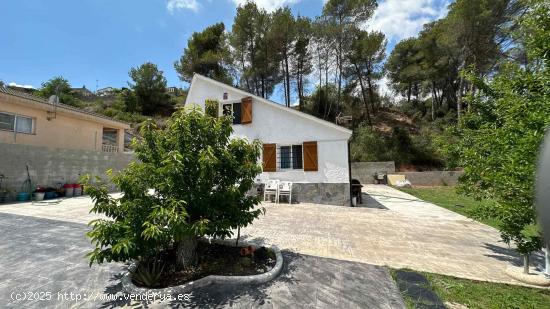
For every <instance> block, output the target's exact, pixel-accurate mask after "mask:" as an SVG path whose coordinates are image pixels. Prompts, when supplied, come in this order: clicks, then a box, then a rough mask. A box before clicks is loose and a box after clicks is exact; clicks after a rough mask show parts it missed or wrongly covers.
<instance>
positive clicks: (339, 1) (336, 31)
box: [323, 0, 377, 113]
mask: <svg viewBox="0 0 550 309" xmlns="http://www.w3.org/2000/svg"><path fill="white" fill-rule="evenodd" d="M376 7H377V2H376V0H328V1H327V2H326V3H325V5H324V6H323V15H324V16H326V17H327V18H328V19H329V20H330V22H331V24H332V27H331V28H332V30H333V31H330V32H329V36H330V37H331V40H330V41H332V43H333V49H334V51H335V52H334V54H335V57H336V59H335V60H336V80H337V86H338V88H337V99H336V112H337V113H338V112H340V104H341V94H342V75H343V70H344V62H345V60H346V59H345V57H344V55H345V53H346V50H347V48H348V44H347V42H349V38H350V37H349V34H350V31H349V30H351V29H352V28H359V27H360V25H362V24H363V23H364V22H365V21H367V20H368V19H369V18H370V17H371V16H372V14H373V13H374V10H375V9H376Z"/></svg>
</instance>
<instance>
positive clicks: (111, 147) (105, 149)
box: [102, 144, 118, 152]
mask: <svg viewBox="0 0 550 309" xmlns="http://www.w3.org/2000/svg"><path fill="white" fill-rule="evenodd" d="M102 151H103V152H118V146H114V145H108V144H103V147H102Z"/></svg>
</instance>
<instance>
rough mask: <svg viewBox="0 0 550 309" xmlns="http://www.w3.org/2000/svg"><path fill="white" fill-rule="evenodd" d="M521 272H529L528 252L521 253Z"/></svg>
mask: <svg viewBox="0 0 550 309" xmlns="http://www.w3.org/2000/svg"><path fill="white" fill-rule="evenodd" d="M523 273H524V274H528V273H529V254H524V255H523Z"/></svg>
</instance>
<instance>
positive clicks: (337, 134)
mask: <svg viewBox="0 0 550 309" xmlns="http://www.w3.org/2000/svg"><path fill="white" fill-rule="evenodd" d="M224 92H226V93H227V94H228V99H227V100H223V93H224ZM248 96H250V95H249V94H246V93H244V92H242V91H239V90H237V89H235V88H232V87H230V86H225V85H223V84H220V83H217V82H211V81H209V80H205V79H204V78H203V77H200V76H197V75H195V78H194V79H193V83H192V85H191V88H190V90H189V93H188V95H187V99H186V105H188V104H189V105H190V104H197V105H199V106H200V107H201V108H202V109H203V110H204V102H205V101H206V100H208V99H210V100H217V101H218V102H220V111H221V104H223V102H227V103H234V102H240V100H241V99H242V98H244V97H248ZM274 104H276V103H271V102H264V101H261V100H260V99H258V98H257V97H254V96H253V103H252V123H250V124H235V125H233V129H234V132H233V135H234V136H237V137H243V138H248V139H249V140H255V139H259V140H260V141H262V143H266V144H271V143H273V144H277V146H279V145H297V144H302V143H303V142H307V141H317V157H318V167H319V170H318V171H317V172H304V171H303V170H285V171H280V172H266V173H262V175H261V176H260V177H261V178H262V179H270V178H271V179H280V180H288V181H293V182H302V183H349V169H348V139H349V137H350V135H351V134H350V133H349V132H346V131H347V130H340V129H338V128H333V127H330V126H327V125H326V124H324V123H322V121H319V120H312V119H309V118H306V117H308V116H306V117H303V116H301V115H296V113H297V112H296V111H293V110H288V109H287V108H286V107H283V106H281V107H282V108H281V107H279V106H274ZM309 117H310V116H309Z"/></svg>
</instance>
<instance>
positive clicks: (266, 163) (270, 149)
mask: <svg viewBox="0 0 550 309" xmlns="http://www.w3.org/2000/svg"><path fill="white" fill-rule="evenodd" d="M262 161H263V162H262V163H263V170H264V172H275V171H277V146H276V145H275V144H264V145H263V153H262Z"/></svg>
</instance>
